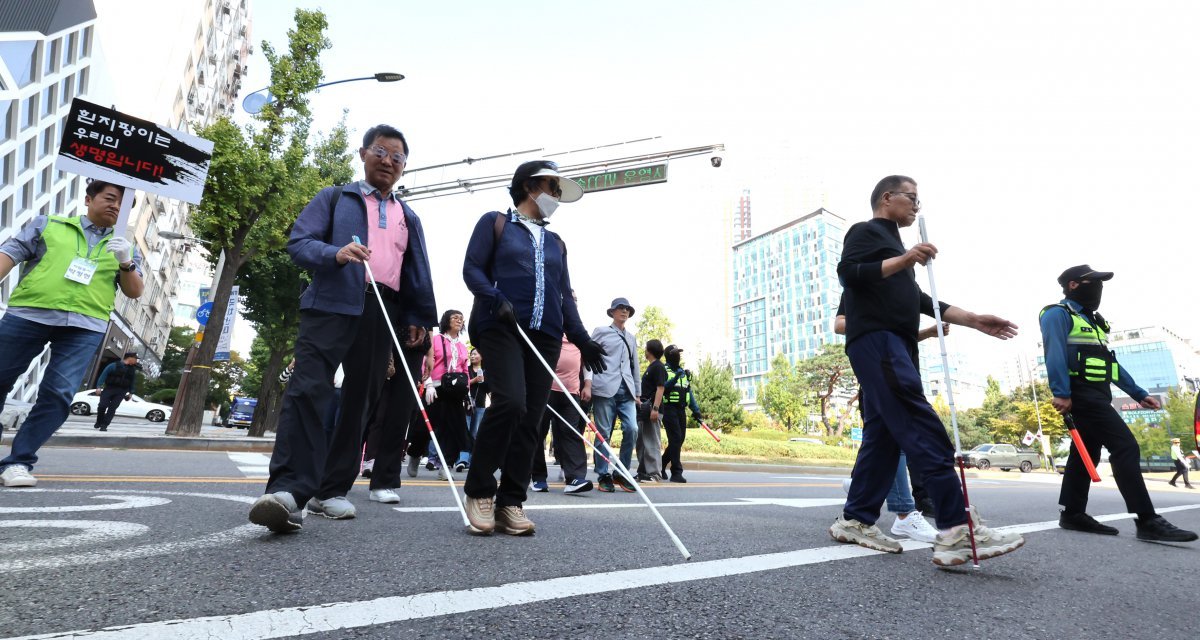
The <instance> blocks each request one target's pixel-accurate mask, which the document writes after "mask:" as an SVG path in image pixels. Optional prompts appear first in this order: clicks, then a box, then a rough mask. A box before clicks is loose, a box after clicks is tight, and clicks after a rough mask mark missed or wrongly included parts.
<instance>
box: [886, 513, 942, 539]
mask: <svg viewBox="0 0 1200 640" xmlns="http://www.w3.org/2000/svg"><path fill="white" fill-rule="evenodd" d="M937 534H938V532H937V529H934V528H933V526H932V525H930V524H929V521H928V520H926V519H925V516H924V515H922V514H921V512H920V511H913V512H911V513H909V514H908V516H906V517H905V518H904V519H903V520H901V519H900V518H896V521H895V522H893V523H892V535H894V536H906V537H908V538H911V539H913V540H918V541H920V542H934V541H935V540H937Z"/></svg>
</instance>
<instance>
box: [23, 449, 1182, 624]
mask: <svg viewBox="0 0 1200 640" xmlns="http://www.w3.org/2000/svg"><path fill="white" fill-rule="evenodd" d="M43 454H44V455H43V458H42V461H41V463H40V464H39V465H38V468H37V469H36V473H37V474H38V476H39V477H40V479H41V483H40V484H39V486H38V488H37V489H36V490H26V489H0V576H3V581H4V582H3V584H4V587H3V589H0V636H2V637H30V636H37V637H46V638H60V637H80V638H222V639H225V638H268V637H298V636H302V637H306V638H320V639H324V638H417V637H422V638H484V637H486V638H571V639H573V640H575V639H584V638H606V639H611V638H646V637H650V638H664V639H665V638H754V639H756V640H757V639H762V638H947V637H967V636H974V637H984V638H992V637H1006V638H1039V639H1044V638H1052V637H1053V638H1158V637H1164V638H1166V637H1171V638H1179V637H1188V636H1193V635H1194V633H1195V632H1194V630H1195V624H1194V619H1193V620H1187V619H1183V618H1178V617H1174V616H1175V615H1176V614H1177V613H1178V612H1182V611H1188V610H1193V611H1194V610H1195V602H1196V596H1197V591H1198V588H1200V576H1198V575H1197V572H1198V571H1200V545H1197V544H1189V545H1164V544H1150V543H1143V542H1139V541H1137V540H1136V539H1135V538H1134V535H1133V522H1132V520H1130V519H1127V518H1118V519H1116V520H1114V521H1113V524H1115V525H1116V526H1117V527H1119V528H1120V529H1121V535H1120V536H1118V537H1115V538H1111V537H1100V536H1091V535H1087V534H1080V533H1074V532H1067V531H1062V530H1059V529H1057V527H1056V526H1054V525H1053V522H1052V521H1053V520H1054V518H1056V515H1057V508H1056V506H1055V503H1056V498H1057V495H1058V492H1057V477H1056V476H1050V475H1042V474H1027V475H1021V474H1000V473H993V474H983V477H980V478H978V479H974V480H972V482H971V489H972V497H973V498H974V500H975V502H976V503H977V504H979V505H980V507H981V509H982V511H983V514H984V516H985V518H987V519H988V520H989V521H991V523H993V524H996V525H1030V526H1029V527H1028V528H1029V529H1030V530H1031V532H1030V533H1027V534H1026V537H1027V540H1028V543H1027V544H1026V546H1025V548H1024V549H1021V550H1019V551H1017V552H1016V553H1014V554H1011V555H1009V556H1005V557H1003V558H998V559H995V560H991V561H985V562H984V564H983V567H982V569H980V570H977V571H976V570H972V569H969V568H966V569H959V570H943V569H937V568H935V567H934V566H933V564H932V563H931V562H930V556H931V552H930V551H929V550H928V548H927V546H926V545H920V544H913V545H911V548H909V549H908V550H907V551H906V552H905V553H904V554H902V555H899V556H894V555H881V554H875V553H873V552H869V551H866V550H863V549H861V548H859V547H856V546H852V545H840V544H837V543H835V542H833V541H832V540H831V539H830V538H829V535H828V533H827V532H826V530H827V528H828V525H829V523H830V522H831V521H832V519H833V518H834V517H835V516H836V514H837V513H838V510H839V509H838V505H839V504H840V502H841V500H842V499H843V498H844V494H843V493H842V489H841V486H840V480H841V479H840V477H832V476H805V475H793V476H788V475H785V474H765V473H723V472H704V471H692V472H689V478H690V479H691V480H692V482H690V483H689V484H686V485H650V486H649V487H648V488H647V493H648V495H649V496H650V498H651V499H652V500H654V501H655V503H656V504H658V505H660V507H661V512H662V515H663V516H664V517H665V518H666V520H667V521H668V522H669V523H670V524H671V526H672V527H673V528H674V530H675V531H676V532H677V533H678V535H679V537H680V538H681V539H682V540H683V542H684V543H685V544H686V545H687V547H688V548H689V549H690V551H691V553H692V554H693V558H692V560H691V561H690V562H683V560H682V557H681V556H680V554H679V552H678V551H677V550H676V549H675V547H674V546H673V545H672V544H671V542H670V540H669V539H668V537H667V535H666V534H665V533H664V531H663V529H662V528H661V527H660V526H659V525H658V523H657V522H656V520H654V518H653V516H652V514H651V513H650V512H649V511H648V510H647V509H645V508H643V507H641V506H639V505H641V502H640V501H639V500H638V498H637V497H636V496H635V495H632V494H624V493H616V494H601V493H596V492H593V493H590V494H586V495H582V496H565V495H563V494H561V485H558V486H557V487H556V486H555V485H552V489H555V488H557V489H559V491H557V492H555V491H552V492H551V493H549V494H533V495H532V496H531V498H530V500H529V502H528V504H527V507H529V510H528V513H529V516H530V517H531V518H532V519H533V520H534V521H535V522H537V525H538V532H537V534H536V535H535V536H533V537H530V538H513V537H508V536H503V535H497V536H493V537H489V538H478V537H472V536H469V535H467V534H466V533H465V532H464V530H463V527H462V524H461V520H460V517H459V516H458V514H457V513H455V511H454V510H453V506H454V502H453V499H452V497H451V495H450V490H449V488H448V486H447V485H446V483H444V482H443V483H439V482H436V481H435V480H434V478H433V475H432V474H431V473H428V472H422V475H421V476H420V477H419V478H418V479H417V480H415V481H412V482H409V483H406V484H405V486H404V487H403V488H402V489H401V491H400V493H401V497H402V499H403V501H402V503H401V504H400V505H397V506H398V507H399V508H400V509H399V510H398V509H396V508H393V506H390V505H380V504H375V503H370V502H368V501H367V500H366V487H365V486H357V487H355V489H354V491H353V492H352V493H351V499H352V501H354V502H355V504H356V505H357V506H358V508H359V514H358V518H357V519H354V520H349V521H331V520H324V519H322V518H319V517H312V516H310V517H309V518H307V519H306V520H305V525H304V530H303V531H302V532H300V533H299V534H295V535H286V536H278V535H272V534H269V533H266V532H265V531H264V530H262V529H258V528H256V527H253V526H252V525H248V524H247V521H246V512H247V508H248V504H249V502H250V501H252V500H253V499H254V497H256V496H257V495H258V494H259V493H261V491H262V488H263V481H262V479H261V475H262V474H264V473H265V468H264V466H263V465H264V464H265V460H266V457H265V456H262V455H261V454H221V453H192V452H164V451H110V450H76V449H45V450H43ZM552 475H553V473H552ZM256 476H257V477H256ZM406 479H407V478H406ZM1150 484H1151V490H1152V495H1153V497H1154V499H1155V502H1156V504H1157V505H1158V507H1159V508H1160V509H1161V510H1164V511H1165V510H1167V509H1168V508H1172V507H1175V508H1179V510H1175V511H1170V512H1167V513H1165V515H1166V516H1167V517H1168V519H1170V520H1171V521H1173V522H1175V523H1176V524H1178V525H1180V526H1183V527H1186V528H1191V529H1200V494H1198V493H1193V492H1185V491H1184V490H1181V489H1180V490H1175V489H1171V488H1170V487H1167V486H1166V485H1165V484H1164V483H1162V482H1157V481H1155V482H1151V483H1150ZM1092 495H1093V498H1092V508H1091V512H1092V513H1093V514H1095V515H1097V516H1100V515H1104V514H1120V513H1121V512H1122V511H1123V510H1124V507H1123V503H1122V502H1121V500H1120V498H1119V496H1118V495H1117V493H1116V491H1115V490H1114V489H1112V488H1111V487H1110V486H1108V485H1107V483H1106V484H1105V485H1101V486H1098V487H1095V488H1094V492H1093V494H1092ZM890 523H891V516H890V515H887V514H885V515H884V516H883V517H882V518H881V524H882V525H884V526H885V528H886V526H890ZM968 566H969V565H968ZM338 603H340V604H338ZM167 622H169V623H167ZM131 625H132V626H131Z"/></svg>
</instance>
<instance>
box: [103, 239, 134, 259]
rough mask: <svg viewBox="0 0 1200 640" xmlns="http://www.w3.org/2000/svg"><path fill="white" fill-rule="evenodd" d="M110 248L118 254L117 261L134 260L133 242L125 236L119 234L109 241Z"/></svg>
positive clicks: (113, 252) (114, 253)
mask: <svg viewBox="0 0 1200 640" xmlns="http://www.w3.org/2000/svg"><path fill="white" fill-rule="evenodd" d="M108 250H109V251H111V252H112V254H113V255H115V256H117V262H120V263H121V264H125V263H126V262H129V261H130V260H133V243H131V242H129V239H128V238H126V237H125V236H117V237H115V238H113V239H112V240H109V241H108Z"/></svg>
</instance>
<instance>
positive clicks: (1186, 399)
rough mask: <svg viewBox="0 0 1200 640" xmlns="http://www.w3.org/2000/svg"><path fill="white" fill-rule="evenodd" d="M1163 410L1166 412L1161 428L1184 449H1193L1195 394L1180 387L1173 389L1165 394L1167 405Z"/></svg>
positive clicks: (1194, 439) (1194, 438)
mask: <svg viewBox="0 0 1200 640" xmlns="http://www.w3.org/2000/svg"><path fill="white" fill-rule="evenodd" d="M1163 409H1165V410H1166V412H1167V417H1166V419H1165V420H1163V426H1164V427H1166V428H1167V430H1168V431H1169V432H1170V434H1171V435H1172V436H1174V437H1176V438H1179V442H1180V444H1181V445H1182V446H1183V447H1184V448H1187V447H1195V446H1196V430H1195V429H1196V422H1195V420H1196V414H1195V412H1196V394H1195V393H1192V392H1191V391H1188V390H1187V389H1183V388H1181V387H1174V388H1172V389H1171V390H1170V391H1169V392H1168V393H1167V403H1166V405H1165V406H1164V407H1163Z"/></svg>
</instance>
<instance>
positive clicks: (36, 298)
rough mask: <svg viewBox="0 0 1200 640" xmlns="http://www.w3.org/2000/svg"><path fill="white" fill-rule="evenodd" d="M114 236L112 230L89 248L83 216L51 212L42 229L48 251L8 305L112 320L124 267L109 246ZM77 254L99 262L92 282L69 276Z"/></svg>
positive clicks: (23, 281) (14, 292) (22, 282)
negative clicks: (79, 280) (69, 277)
mask: <svg viewBox="0 0 1200 640" xmlns="http://www.w3.org/2000/svg"><path fill="white" fill-rule="evenodd" d="M112 237H113V236H112V234H109V235H108V236H107V237H105V238H104V239H103V240H101V241H100V242H98V243H96V246H95V247H93V248H92V249H91V250H90V251H89V250H88V241H87V235H86V234H85V233H84V231H83V225H82V224H80V222H79V218H73V217H66V216H48V222H47V223H46V230H45V231H43V232H42V242H44V243H46V254H45V255H44V256H42V260H41V262H38V264H37V266H36V267H34V268H33V269H32V270H30V272H29V273H27V274H25V276H24V277H23V278H21V281H20V282H19V283H18V284H17V288H16V289H15V290H13V294H12V296H11V297H10V298H9V299H8V306H10V307H33V308H37V309H56V310H59V311H72V312H75V313H78V314H80V315H85V316H90V317H93V318H99V319H100V320H108V317H109V314H111V313H112V311H113V309H114V308H116V302H117V274H118V271H119V270H120V263H118V262H117V256H115V255H113V253H112V252H110V251H106V250H105V248H106V247H107V246H108V241H109V240H110V239H111V238H112ZM76 257H80V258H86V259H88V260H91V261H92V262H95V263H96V273H95V275H93V276H92V280H91V283H90V284H86V285H84V284H80V283H78V282H75V281H73V280H67V278H66V273H67V267H69V266H70V265H71V261H72V260H74V259H75V258H76Z"/></svg>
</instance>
